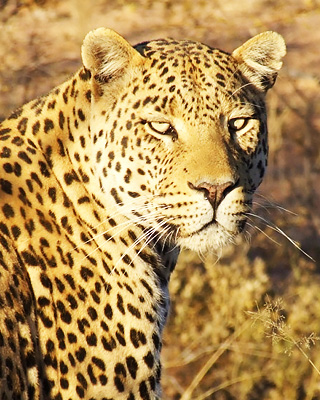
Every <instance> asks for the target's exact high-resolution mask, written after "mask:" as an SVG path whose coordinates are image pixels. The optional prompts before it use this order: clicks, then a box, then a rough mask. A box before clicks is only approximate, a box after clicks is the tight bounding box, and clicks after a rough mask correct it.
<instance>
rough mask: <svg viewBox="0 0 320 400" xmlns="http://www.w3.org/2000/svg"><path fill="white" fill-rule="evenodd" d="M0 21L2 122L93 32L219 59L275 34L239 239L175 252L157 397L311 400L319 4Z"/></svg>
mask: <svg viewBox="0 0 320 400" xmlns="http://www.w3.org/2000/svg"><path fill="white" fill-rule="evenodd" d="M0 25H1V29H0V32H1V34H0V57H1V62H0V105H1V107H0V119H1V118H4V117H5V116H6V115H7V114H8V113H9V112H10V111H12V110H13V109H14V108H16V107H17V106H19V105H21V104H22V103H24V102H26V101H28V100H29V99H31V98H33V97H36V96H38V95H41V94H44V93H46V92H47V91H48V90H49V89H50V88H51V87H53V86H55V85H56V84H58V83H60V82H62V81H63V80H64V79H65V78H66V77H67V76H69V75H70V74H71V73H72V72H73V71H75V70H76V69H77V68H78V66H79V65H80V45H81V41H82V39H83V37H84V35H85V34H86V33H87V32H88V31H89V30H90V29H93V28H95V27H98V26H107V27H110V28H113V29H115V30H117V31H118V32H119V33H121V34H122V35H123V36H125V37H126V38H127V39H128V40H129V41H131V42H132V43H135V42H139V41H142V40H148V39H152V38H158V37H164V36H171V37H175V38H177V39H180V38H190V39H194V40H199V41H202V42H205V43H207V44H210V45H212V46H215V47H219V48H223V49H224V50H228V51H232V49H233V48H235V47H237V46H238V45H240V44H241V42H243V41H245V40H246V39H247V38H249V37H250V36H252V35H254V34H257V33H259V32H262V31H264V30H275V31H278V32H279V33H281V34H282V35H283V36H284V37H285V39H286V42H287V46H288V54H287V56H286V58H285V64H284V68H283V70H282V71H281V74H280V76H279V78H278V81H277V83H276V86H275V88H274V89H273V91H272V92H270V94H269V95H268V107H269V130H270V158H269V160H270V161H269V170H268V174H267V177H266V179H265V181H264V183H263V185H262V186H261V188H260V190H259V193H258V194H257V196H256V198H255V204H254V209H253V211H252V215H251V216H250V218H249V223H248V226H247V230H246V232H245V234H244V235H243V237H242V238H241V239H239V241H238V243H235V244H234V245H232V246H230V247H229V248H227V249H226V250H225V251H224V252H222V253H221V254H220V253H219V254H210V255H202V254H200V255H197V254H194V253H191V252H187V251H186V252H184V253H183V254H182V256H181V258H180V262H179V264H178V266H177V269H176V271H175V273H174V275H173V278H172V282H171V295H172V312H171V316H170V319H169V323H168V325H167V327H166V330H165V344H164V348H163V361H164V372H163V386H164V393H165V394H164V398H165V399H168V400H174V399H182V400H189V399H192V400H200V399H201V400H202V399H219V400H224V399H225V400H227V399H228V400H231V399H240V400H241V399H250V400H262V399H268V400H269V399H270V400H280V399H281V400H283V399H288V400H294V399H296V400H304V399H306V400H316V399H320V371H319V370H320V184H319V182H320V72H319V66H320V47H319V43H320V30H319V25H320V2H319V0H242V1H241V2H239V1H235V0H234V1H233V0H211V1H210V0H198V1H197V0H174V1H173V0H164V1H160V0H154V1H152V0H131V1H130V0H129V1H125V0H93V1H91V2H89V1H85V0H78V1H77V0H25V1H23V0H0ZM299 248H300V249H301V250H299Z"/></svg>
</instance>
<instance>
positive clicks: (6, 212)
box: [2, 203, 14, 218]
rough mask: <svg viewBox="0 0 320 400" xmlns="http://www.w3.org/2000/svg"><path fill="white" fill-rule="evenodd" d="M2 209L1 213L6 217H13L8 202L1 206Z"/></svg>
mask: <svg viewBox="0 0 320 400" xmlns="http://www.w3.org/2000/svg"><path fill="white" fill-rule="evenodd" d="M2 211H3V214H4V215H5V217H6V218H11V217H14V211H13V208H12V207H11V206H10V204H7V203H6V204H5V205H4V206H3V207H2Z"/></svg>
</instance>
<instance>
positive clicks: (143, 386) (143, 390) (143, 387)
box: [139, 381, 150, 400]
mask: <svg viewBox="0 0 320 400" xmlns="http://www.w3.org/2000/svg"><path fill="white" fill-rule="evenodd" d="M139 393H140V396H141V398H142V399H143V400H150V396H149V393H148V387H147V384H146V383H145V382H144V381H142V382H141V383H140V385H139Z"/></svg>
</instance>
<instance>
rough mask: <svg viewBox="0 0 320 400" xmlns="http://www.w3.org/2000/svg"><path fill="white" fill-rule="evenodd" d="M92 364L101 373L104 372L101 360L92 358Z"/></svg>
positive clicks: (104, 367)
mask: <svg viewBox="0 0 320 400" xmlns="http://www.w3.org/2000/svg"><path fill="white" fill-rule="evenodd" d="M92 362H93V363H94V364H95V365H96V366H97V367H98V368H99V369H100V370H101V371H105V370H106V366H105V363H104V361H103V360H101V358H97V357H92Z"/></svg>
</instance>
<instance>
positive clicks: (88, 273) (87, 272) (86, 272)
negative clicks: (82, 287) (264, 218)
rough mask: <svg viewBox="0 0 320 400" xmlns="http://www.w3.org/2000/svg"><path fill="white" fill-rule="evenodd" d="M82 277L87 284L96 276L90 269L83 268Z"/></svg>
mask: <svg viewBox="0 0 320 400" xmlns="http://www.w3.org/2000/svg"><path fill="white" fill-rule="evenodd" d="M80 275H81V277H82V279H83V280H84V281H86V282H87V281H88V279H90V278H92V277H93V276H94V274H93V272H92V271H91V269H89V268H87V267H81V270H80Z"/></svg>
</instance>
